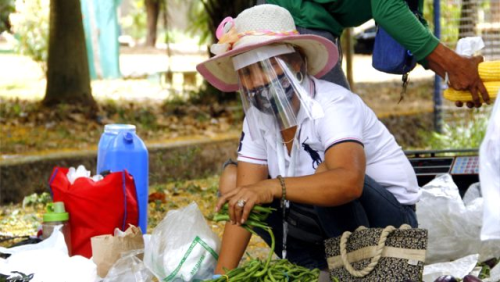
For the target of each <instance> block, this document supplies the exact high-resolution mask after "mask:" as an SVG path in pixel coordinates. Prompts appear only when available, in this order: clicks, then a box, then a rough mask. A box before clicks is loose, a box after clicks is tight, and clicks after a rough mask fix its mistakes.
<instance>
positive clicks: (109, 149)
mask: <svg viewBox="0 0 500 282" xmlns="http://www.w3.org/2000/svg"><path fill="white" fill-rule="evenodd" d="M124 169H126V170H127V171H128V172H129V173H130V174H131V175H132V176H133V178H134V182H135V189H136V192H137V199H138V203H139V227H140V228H141V231H142V233H143V234H146V233H147V226H148V194H149V193H148V175H149V160H148V150H147V148H146V145H145V144H144V142H143V141H142V140H141V138H139V136H137V134H136V127H135V125H131V124H108V125H105V126H104V133H103V134H102V135H101V139H100V140H99V146H98V149H97V173H98V174H101V173H103V172H106V171H109V172H116V171H123V170H124Z"/></svg>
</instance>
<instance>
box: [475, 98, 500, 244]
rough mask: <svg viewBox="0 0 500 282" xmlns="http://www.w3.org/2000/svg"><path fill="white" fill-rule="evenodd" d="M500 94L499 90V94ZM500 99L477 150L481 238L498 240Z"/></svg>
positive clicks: (499, 209)
mask: <svg viewBox="0 0 500 282" xmlns="http://www.w3.org/2000/svg"><path fill="white" fill-rule="evenodd" d="M498 95H500V91H499V94H498ZM497 97H498V96H497ZM499 100H500V99H497V100H496V102H495V106H494V107H493V110H492V112H491V117H490V119H489V124H488V129H487V130H486V135H485V136H484V139H483V142H482V143H481V147H480V150H479V179H480V182H481V193H482V195H483V197H484V211H483V227H482V229H481V240H500V208H499V207H498V203H500V102H499Z"/></svg>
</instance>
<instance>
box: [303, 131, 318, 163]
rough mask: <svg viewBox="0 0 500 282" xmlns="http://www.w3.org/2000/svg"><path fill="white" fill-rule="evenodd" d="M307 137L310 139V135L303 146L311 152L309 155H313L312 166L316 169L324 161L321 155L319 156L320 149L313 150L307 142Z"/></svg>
mask: <svg viewBox="0 0 500 282" xmlns="http://www.w3.org/2000/svg"><path fill="white" fill-rule="evenodd" d="M307 139H309V137H307V138H306V140H304V142H302V148H304V151H306V152H307V153H308V154H309V156H311V159H312V168H313V169H316V168H318V166H319V165H320V164H321V163H322V162H323V161H322V160H321V157H320V156H319V154H318V151H315V150H313V149H312V148H311V147H310V146H309V144H306V141H307Z"/></svg>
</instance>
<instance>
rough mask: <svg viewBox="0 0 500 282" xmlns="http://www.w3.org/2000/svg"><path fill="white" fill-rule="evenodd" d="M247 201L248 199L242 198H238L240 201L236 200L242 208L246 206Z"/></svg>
mask: <svg viewBox="0 0 500 282" xmlns="http://www.w3.org/2000/svg"><path fill="white" fill-rule="evenodd" d="M246 202H247V201H246V200H243V199H240V200H238V202H236V206H237V207H240V208H242V207H244V206H245V204H246Z"/></svg>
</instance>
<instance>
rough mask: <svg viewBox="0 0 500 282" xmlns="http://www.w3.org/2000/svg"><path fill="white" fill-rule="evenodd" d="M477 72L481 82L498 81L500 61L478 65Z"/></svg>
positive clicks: (499, 77)
mask: <svg viewBox="0 0 500 282" xmlns="http://www.w3.org/2000/svg"><path fill="white" fill-rule="evenodd" d="M477 70H478V72H479V77H480V78H481V80H482V81H483V82H487V81H500V61H491V62H482V63H479V66H478V68H477ZM490 94H491V93H490Z"/></svg>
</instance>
